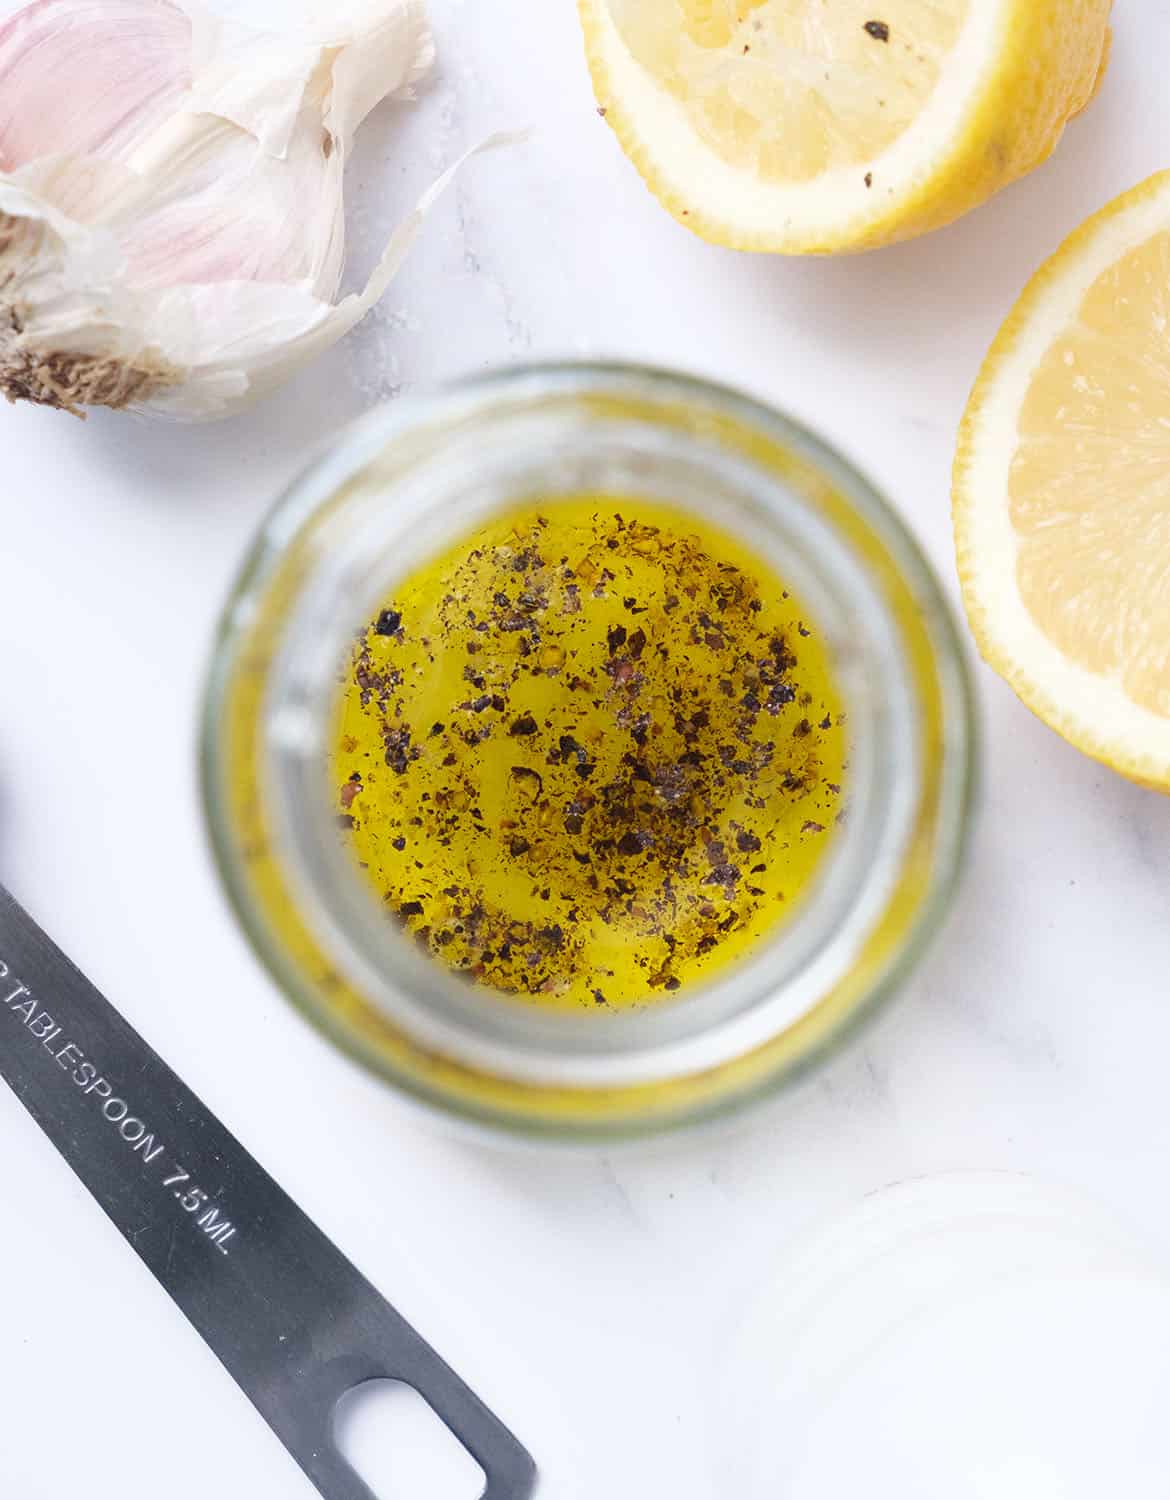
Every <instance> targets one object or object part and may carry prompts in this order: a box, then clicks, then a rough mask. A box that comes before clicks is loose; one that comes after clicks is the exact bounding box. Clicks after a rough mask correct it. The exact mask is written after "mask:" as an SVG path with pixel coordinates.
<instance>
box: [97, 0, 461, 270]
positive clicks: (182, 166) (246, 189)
mask: <svg viewBox="0 0 1170 1500" xmlns="http://www.w3.org/2000/svg"><path fill="white" fill-rule="evenodd" d="M189 9H190V10H191V14H192V18H193V26H194V43H193V46H194V51H195V56H196V59H197V61H196V65H195V77H194V82H193V85H192V90H191V94H190V98H189V99H188V100H187V101H186V104H185V108H184V110H183V111H182V112H180V113H179V114H176V115H175V116H174V117H173V118H172V119H170V120H169V121H168V122H167V123H166V124H165V125H164V126H163V127H161V128H160V129H159V130H157V131H155V132H154V133H153V134H152V135H151V136H149V137H148V138H147V139H146V140H145V141H143V142H141V143H140V145H139V146H138V147H137V149H136V150H135V151H134V152H133V153H132V154H131V155H130V157H129V158H128V160H129V165H130V166H132V167H133V168H134V169H135V170H136V171H138V172H139V173H140V174H141V175H142V177H143V181H144V190H143V194H142V200H141V202H140V203H139V204H138V205H137V206H136V207H135V208H134V209H133V210H132V211H131V212H129V213H128V214H126V215H125V216H124V217H125V228H124V229H123V231H122V233H121V240H122V244H123V247H124V249H125V251H126V255H127V259H128V261H129V264H130V267H131V271H132V274H133V275H134V277H135V279H136V280H138V281H139V282H141V283H142V284H144V285H149V286H165V285H169V284H172V283H175V282H219V281H231V280H247V281H283V282H287V281H298V282H300V281H303V282H306V283H307V284H308V285H309V287H310V289H311V290H312V291H313V293H314V294H315V295H316V296H318V297H324V298H332V297H333V295H334V294H335V292H336V290H337V286H338V283H339V281H340V278H341V267H342V263H343V260H344V255H345V223H344V216H343V177H344V170H345V161H346V157H347V154H348V150H349V145H350V134H349V125H350V124H351V123H352V124H353V125H355V126H356V124H357V123H360V120H361V119H362V118H364V116H365V114H366V112H367V110H368V108H369V106H370V102H371V100H372V99H375V98H377V99H380V98H382V97H385V95H386V94H387V93H388V92H391V93H392V92H394V91H396V90H398V89H402V88H406V87H408V86H409V85H410V84H411V83H413V82H414V81H415V80H416V79H417V78H419V77H420V76H422V74H423V72H425V70H426V68H427V67H428V66H429V65H430V62H431V60H432V58H433V56H434V45H433V42H432V40H431V34H430V30H429V27H428V25H427V21H426V15H425V12H424V11H423V9H422V7H421V6H420V5H418V4H416V3H414V0H364V3H362V4H360V5H352V6H351V7H350V14H349V16H348V18H347V19H346V21H345V23H344V24H341V23H339V22H337V21H334V22H333V23H332V25H331V27H330V30H329V32H328V33H327V36H328V40H325V41H320V40H315V41H312V42H309V43H306V42H305V41H304V39H303V37H302V38H300V39H292V40H288V39H285V38H283V37H279V36H273V35H271V34H270V33H267V32H259V31H254V30H252V29H251V28H249V27H245V26H243V25H240V24H239V23H227V22H222V21H219V20H217V19H215V18H212V17H210V16H208V15H207V14H206V12H204V11H203V10H202V9H201V7H197V6H191V7H189ZM331 120H332V121H334V122H335V125H331V124H330V123H329V122H330V121H331ZM257 143H259V145H260V148H261V149H260V151H259V152H258V151H257V149H256V145H257Z"/></svg>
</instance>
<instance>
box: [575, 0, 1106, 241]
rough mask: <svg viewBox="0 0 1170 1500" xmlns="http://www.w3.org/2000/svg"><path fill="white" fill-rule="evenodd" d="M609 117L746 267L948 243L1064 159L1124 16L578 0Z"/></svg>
mask: <svg viewBox="0 0 1170 1500" xmlns="http://www.w3.org/2000/svg"><path fill="white" fill-rule="evenodd" d="M578 3H579V9H580V14H581V19H582V23H583V26H584V30H585V39H586V51H587V55H588V59H589V66H590V70H591V72H592V75H593V84H594V91H595V93H596V95H597V101H598V105H599V107H600V109H601V110H602V112H603V113H604V114H605V116H606V118H607V120H608V121H609V123H610V124H611V125H612V126H613V128H614V130H615V131H616V132H617V136H618V139H619V140H620V141H621V143H622V146H623V147H624V148H625V150H626V152H627V154H628V155H629V156H630V158H631V159H632V160H633V162H634V164H635V166H636V167H637V168H638V170H639V171H640V172H641V174H642V176H643V177H644V178H645V180H646V182H647V184H648V185H649V187H650V188H651V189H652V190H653V192H655V193H656V194H657V196H658V197H659V198H660V199H661V201H662V202H663V203H664V204H665V206H666V207H667V208H668V209H669V210H670V211H671V212H672V213H673V214H674V215H675V216H676V217H677V218H678V219H679V220H681V222H682V223H684V224H686V225H687V226H688V227H689V228H691V229H693V230H694V231H695V232H696V233H697V234H699V235H702V236H703V237H704V238H706V239H710V240H714V241H716V242H717V243H719V244H724V245H730V246H733V247H735V248H736V249H741V250H774V251H784V252H789V253H806V252H808V253H811V252H831V251H841V250H858V249H865V248H869V247H872V246H876V245H883V244H888V243H890V242H891V241H894V240H898V239H905V238H907V237H909V236H910V235H915V234H921V233H923V232H924V231H926V230H928V229H934V228H937V227H938V226H939V225H941V224H946V223H948V222H949V221H950V220H952V219H955V218H957V217H958V216H959V215H960V214H962V213H965V212H966V211H967V210H968V209H969V208H973V207H974V206H975V205H976V204H977V203H981V202H982V201H983V200H984V199H985V198H987V197H989V196H990V195H991V194H992V193H994V192H995V191H996V190H997V189H998V188H1001V187H1003V186H1004V185H1005V184H1006V183H1009V182H1011V181H1012V180H1013V179H1014V178H1017V177H1020V176H1022V175H1023V174H1024V173H1025V172H1028V171H1030V170H1031V169H1032V168H1033V167H1035V166H1036V165H1037V164H1038V163H1039V162H1041V161H1043V160H1044V159H1045V157H1047V156H1048V155H1049V154H1050V153H1051V151H1052V150H1053V148H1054V147H1055V145H1056V143H1057V141H1058V140H1059V139H1060V136H1061V133H1062V132H1063V130H1064V127H1065V124H1066V122H1067V121H1068V120H1069V118H1070V117H1071V116H1072V115H1074V114H1075V113H1076V112H1077V111H1078V110H1080V109H1081V108H1083V106H1084V105H1085V104H1086V103H1087V102H1088V100H1089V99H1090V98H1091V97H1092V94H1093V92H1094V90H1095V88H1096V85H1097V82H1098V79H1099V77H1100V74H1101V72H1102V69H1103V67H1104V64H1105V60H1106V55H1107V52H1108V38H1109V29H1108V19H1109V9H1110V4H1111V0H578Z"/></svg>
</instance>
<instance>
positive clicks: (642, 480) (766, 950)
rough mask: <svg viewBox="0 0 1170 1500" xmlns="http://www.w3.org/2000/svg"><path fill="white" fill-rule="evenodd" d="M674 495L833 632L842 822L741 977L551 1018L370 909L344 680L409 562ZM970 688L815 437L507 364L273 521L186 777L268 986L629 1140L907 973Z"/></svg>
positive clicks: (474, 1100)
mask: <svg viewBox="0 0 1170 1500" xmlns="http://www.w3.org/2000/svg"><path fill="white" fill-rule="evenodd" d="M599 493H606V494H615V495H622V496H631V497H642V498H644V499H646V500H648V501H649V500H656V501H658V502H660V503H661V502H666V503H668V504H669V505H670V506H671V507H673V508H674V510H675V511H676V512H677V511H686V510H691V511H692V512H695V513H696V514H698V515H701V516H702V517H704V518H705V519H706V521H707V522H709V523H711V524H712V525H718V526H719V527H721V528H722V530H723V531H724V532H726V533H731V534H732V535H734V536H735V537H736V538H737V539H739V540H740V541H741V542H744V543H746V544H747V545H749V546H750V547H751V548H752V549H753V550H754V551H755V552H756V553H757V554H758V555H759V556H761V557H762V558H766V559H767V560H768V562H769V563H770V565H771V567H772V568H773V569H774V571H775V572H776V573H778V574H779V575H780V576H781V577H783V578H784V579H785V580H786V581H788V582H790V583H791V586H792V588H793V590H794V591H795V592H796V594H797V596H798V597H799V598H800V599H801V600H802V602H803V603H804V605H805V606H807V608H808V609H809V610H810V611H811V612H812V614H813V616H814V619H815V623H816V625H817V626H818V628H819V630H820V632H821V633H822V635H823V637H824V638H826V639H827V641H828V645H829V649H830V652H831V655H832V660H833V663H834V667H835V672H836V676H837V681H838V685H839V687H840V689H841V691H842V693H843V695H844V699H845V702H846V705H847V724H848V736H849V738H848V754H849V772H848V774H849V778H850V780H849V786H848V788H847V790H848V801H847V810H848V815H847V817H844V818H843V820H842V825H841V827H840V829H839V830H838V831H837V832H836V835H835V837H834V839H833V841H832V847H831V851H830V852H829V854H828V855H827V856H826V857H825V859H824V861H823V863H822V866H821V869H820V870H819V872H818V876H817V879H816V881H815V883H814V885H813V887H812V889H811V890H810V891H809V892H808V893H807V894H806V895H805V896H804V897H803V899H802V902H801V904H800V907H799V910H798V911H797V912H796V913H795V914H794V915H793V916H792V917H791V918H790V919H789V920H788V921H787V923H786V924H785V925H784V926H783V927H782V928H781V929H779V930H778V932H777V934H776V936H775V937H774V938H771V939H769V940H767V941H762V942H761V943H759V944H758V945H757V947H756V948H754V949H753V950H752V951H751V953H750V955H749V956H748V957H746V958H745V959H744V960H743V961H742V962H740V963H739V964H738V965H737V966H735V967H732V968H727V969H725V970H723V971H721V972H720V973H719V974H718V975H717V976H716V977H714V978H712V979H711V981H710V982H707V983H705V984H703V985H702V986H695V987H688V986H686V985H684V986H683V987H682V988H681V989H680V990H678V991H677V993H675V994H674V995H672V996H670V997H669V998H665V997H664V998H663V999H661V1000H656V1001H655V1002H653V1003H652V1004H649V1005H646V1006H644V1007H642V1008H640V1009H639V1008H635V1009H626V1010H615V1011H612V1012H609V1013H602V1012H600V1011H598V1012H597V1013H594V1012H592V1011H589V1012H586V1011H584V1010H582V1011H581V1012H580V1013H574V1014H570V1013H563V1012H558V1011H552V1010H542V1009H541V1008H540V1007H539V1005H536V1004H533V1003H531V1002H522V1001H518V1000H516V999H514V998H512V997H509V996H507V995H505V994H503V993H501V992H497V991H495V990H491V989H489V988H486V987H484V986H482V985H470V984H468V983H466V982H460V981H458V980H457V979H456V978H455V977H454V975H453V974H452V973H451V972H449V971H447V970H445V969H444V968H443V966H442V965H440V964H439V963H437V962H435V961H434V960H433V959H431V958H429V957H427V956H426V955H424V954H422V953H420V952H419V951H418V949H417V946H416V945H415V944H413V943H411V942H409V941H408V940H407V938H406V937H405V936H404V935H403V933H402V932H401V931H400V930H398V929H397V928H396V926H395V924H394V923H392V922H389V921H388V920H387V918H386V915H385V911H384V910H380V909H379V904H378V901H377V899H376V895H375V893H374V892H373V890H372V888H371V887H370V886H369V884H368V883H367V882H366V881H365V880H364V879H363V878H362V876H361V875H360V872H359V871H358V869H357V867H356V863H355V861H354V860H353V858H352V857H351V856H350V855H349V854H348V853H347V852H346V851H345V849H344V848H343V847H342V846H341V841H340V840H339V839H338V836H337V826H336V824H337V807H336V802H335V801H333V800H331V798H330V797H329V796H328V795H327V787H328V771H327V766H328V761H329V754H330V748H331V746H330V737H331V733H332V731H333V727H334V725H335V723H336V719H335V713H336V707H337V701H338V692H339V688H338V678H339V669H340V668H341V667H342V666H343V664H344V662H345V660H346V659H347V654H348V653H349V651H350V650H351V649H352V644H353V640H354V636H355V632H356V631H357V630H358V628H359V627H360V626H361V624H362V623H363V622H365V621H368V620H369V619H370V618H371V617H372V614H373V613H376V611H377V608H378V606H379V604H380V603H381V602H384V601H385V599H386V598H387V597H388V595H389V593H390V591H391V590H392V589H393V587H394V586H395V583H396V582H397V581H399V580H400V579H401V578H402V577H403V576H404V575H405V573H406V572H407V571H408V570H410V569H411V568H412V567H414V566H416V565H417V564H419V563H420V562H423V561H425V560H426V559H428V558H430V557H433V556H435V555H437V554H438V553H439V552H440V551H441V550H442V549H444V548H445V547H447V546H450V545H451V543H452V542H453V541H455V540H456V539H457V538H458V537H459V536H461V535H463V534H465V533H468V532H470V531H471V530H472V529H474V527H475V525H476V524H478V523H479V522H480V521H482V520H483V519H486V518H487V517H489V516H491V515H493V514H495V513H498V512H499V511H500V510H501V508H504V507H508V506H510V505H511V506H514V505H515V504H517V503H518V502H519V501H521V500H523V499H531V498H536V497H539V500H540V502H541V505H542V506H544V505H553V504H555V503H556V500H557V497H558V496H573V495H578V496H579V495H581V494H599ZM972 761H973V714H972V703H971V691H970V683H969V679H968V676H967V672H966V669H965V666H964V659H963V655H962V652H961V649H960V646H959V643H958V639H957V635H956V630H955V625H954V621H953V618H952V616H951V613H950V611H949V609H948V608H947V605H946V603H945V601H944V599H943V597H942V595H941V593H940V590H939V587H938V585H937V583H936V581H935V579H934V578H933V576H932V574H931V571H930V569H929V567H928V565H927V563H926V561H925V560H924V558H923V556H922V554H921V552H920V551H919V549H918V547H917V546H916V545H915V543H914V542H913V540H912V539H911V537H910V536H909V534H908V533H907V531H906V530H905V528H904V527H903V525H902V524H901V522H900V521H899V520H898V518H897V517H896V516H895V515H894V514H893V512H892V511H891V510H890V509H889V507H888V506H887V505H886V504H885V503H884V502H883V501H882V500H881V498H880V497H879V496H878V495H877V494H876V493H875V492H874V490H873V489H872V488H871V487H870V485H869V484H868V483H867V482H866V481H865V480H864V479H863V478H862V477H861V476H860V475H859V474H858V473H857V472H856V471H855V470H854V469H852V468H851V467H850V466H849V465H848V464H847V463H845V462H844V461H843V460H842V459H841V458H840V457H838V456H837V455H836V454H835V453H833V452H832V451H831V450H830V449H828V448H827V447H826V446H825V445H824V444H823V443H821V442H820V441H818V440H817V439H816V438H814V437H813V436H811V435H810V434H809V433H808V432H806V431H804V430H803V429H801V428H800V427H799V426H797V425H795V424H794V423H792V422H790V421H788V420H786V419H785V418H784V417H782V416H780V415H779V414H777V413H776V412H774V411H771V410H769V409H768V408H766V407H764V406H761V405H759V404H757V403H755V402H753V401H751V400H748V399H747V398H746V397H744V396H742V395H739V394H737V393H735V392H734V391H730V390H727V389H723V388H719V387H716V386H713V385H709V384H706V383H704V382H702V381H699V380H694V379H690V378H687V377H684V376H679V375H673V374H668V373H663V372H659V371H655V370H648V369H641V368H633V367H620V366H595V365H559V366H547V367H533V368H522V369H510V370H507V371H504V372H501V373H498V374H494V375H489V376H486V377H483V378H477V379H474V380H470V381H467V382H465V383H461V384H457V385H453V386H451V387H448V388H447V389H445V390H442V391H440V392H439V393H437V394H435V395H432V396H429V397H425V398H419V399H415V400H404V401H401V402H398V403H396V404H395V405H394V406H392V407H389V408H386V409H383V410H380V411H377V412H375V413H372V414H371V415H370V416H369V417H368V418H366V419H365V420H363V421H362V422H360V423H359V424H358V425H356V426H355V427H354V428H353V429H351V430H350V431H349V432H348V433H347V434H346V435H345V436H344V437H343V438H342V440H341V441H340V442H339V443H338V445H337V446H336V447H335V448H334V449H333V450H332V451H331V452H330V453H328V454H327V455H326V456H325V458H324V459H322V460H321V461H320V462H318V463H317V464H316V465H315V466H314V467H313V468H311V469H310V470H309V471H308V473H306V474H305V475H304V476H303V477H302V478H301V479H299V480H298V481H297V482H296V483H295V484H294V486H293V487H292V489H291V490H290V491H289V493H288V494H286V496H285V497H284V498H283V499H282V500H281V501H280V503H279V504H278V505H277V507H276V509H275V511H274V512H273V513H272V515H271V516H270V517H269V519H268V521H267V523H266V524H265V526H264V528H263V530H262V532H261V535H260V537H259V539H258V541H257V543H256V545H255V547H254V549H253V551H252V554H251V556H250V558H249V560H248V562H247V564H246V566H245V568H244V571H243V574H242V576H241V578H240V580H239V582H238V584H237V585H236V588H235V591H234V593H233V595H232V598H231V600H230V603H229V605H228V608H227V611H226V614H225V616H224V619H223V623H222V626H221V629H220V632H219V637H218V642H217V646H216V652H215V660H214V666H213V671H212V674H211V680H210V685H209V690H208V694H207V703H206V714H205V721H204V731H203V782H204V791H205V798H206V807H207V813H208V818H209V821H210V827H211V833H212V839H213V843H214V847H215V851H216V855H217V857H218V861H219V865H220V869H221V872H222V875H223V878H224V880H225V883H226V886H227V889H228V891H229V893H230V896H231V899H232V901H233V903H234V905H235V908H236V911H237V913H238V915H239V917H240V920H241V921H242V923H243V925H244V928H245V930H246V932H247V933H248V935H249V937H250V939H251V940H252V942H253V944H254V945H255V947H256V949H257V951H258V953H259V954H260V956H261V957H262V958H263V960H264V961H265V963H266V964H267V966H268V968H269V969H270V970H271V972H272V974H273V976H274V978H275V979H276V981H277V983H278V984H279V985H280V987H281V988H282V990H283V991H284V992H285V994H286V995H287V996H288V997H289V998H290V999H291V1000H292V1001H293V1002H294V1004H296V1005H297V1006H298V1007H299V1008H300V1010H301V1011H302V1012H303V1013H304V1014H305V1015H306V1016H307V1017H308V1018H309V1019H310V1020H311V1021H312V1022H314V1024H316V1025H317V1026H318V1027H319V1028H320V1029H321V1030H322V1031H323V1032H324V1033H325V1034H326V1035H327V1036H328V1037H329V1038H331V1039H332V1040H333V1041H334V1042H336V1043H337V1044H338V1045H340V1046H341V1047H343V1048H345V1049H346V1050H347V1051H348V1052H350V1053H351V1054H352V1055H353V1056H354V1057H356V1058H358V1059H359V1060H360V1061H362V1062H363V1063H365V1064H366V1065H367V1066H369V1067H371V1068H372V1069H374V1070H375V1071H376V1072H377V1073H379V1074H380V1075H381V1076H382V1077H383V1078H385V1079H387V1080H388V1081H389V1082H391V1083H393V1084H395V1085H396V1086H397V1087H398V1088H399V1089H401V1090H404V1091H405V1092H406V1093H408V1094H410V1095H413V1096H414V1097H415V1098H416V1099H418V1100H421V1101H424V1102H426V1103H427V1104H430V1105H431V1106H435V1107H437V1108H438V1109H440V1110H442V1111H445V1112H448V1113H453V1114H455V1115H460V1116H463V1117H466V1118H469V1119H472V1120H475V1121H479V1122H483V1123H488V1124H491V1125H495V1126H502V1127H507V1128H511V1129H514V1130H518V1131H522V1132H531V1133H535V1134H539V1135H550V1136H551V1135H563V1136H575V1137H605V1136H612V1135H621V1134H631V1133H635V1132H639V1131H647V1130H652V1129H656V1128H661V1127H664V1126H668V1125H671V1124H674V1123H677V1122H680V1121H684V1120H692V1119H695V1118H697V1117H700V1116H706V1115H711V1114H714V1113H718V1112H721V1111H724V1110H726V1109H728V1108H729V1107H731V1106H733V1105H735V1104H738V1103H740V1102H742V1101H744V1100H746V1099H749V1098H751V1097H753V1096H757V1095H760V1094H763V1093H765V1092H767V1091H770V1090H772V1089H774V1088H776V1087H777V1086H778V1085H779V1084H781V1083H782V1082H785V1081H787V1080H790V1079H792V1078H793V1077H795V1076H796V1075H797V1074H798V1073H800V1072H801V1071H802V1070H803V1069H805V1068H806V1067H808V1066H809V1064H810V1063H812V1062H814V1061H815V1060H817V1059H818V1058H820V1057H822V1056H824V1055H825V1054H826V1053H827V1052H828V1051H830V1050H831V1049H833V1048H835V1047H836V1046H837V1045H838V1044H839V1043H840V1042H841V1041H842V1039H843V1038H844V1037H845V1036H846V1035H847V1033H849V1032H850V1031H851V1030H852V1028H853V1027H854V1025H855V1024H856V1023H857V1022H858V1021H859V1020H860V1019H861V1017H862V1016H864V1015H866V1014H868V1013H870V1012H872V1011H873V1010H874V1009H875V1007H876V1006H877V1004H878V1003H879V1001H880V1000H881V998H882V997H883V996H885V995H887V994H888V993H889V992H890V991H891V990H892V989H893V988H894V987H895V986H896V985H897V984H898V983H899V982H900V981H901V980H902V979H904V978H905V976H906V974H907V972H908V971H909V969H910V967H911V965H912V963H913V962H914V960H915V959H916V957H917V956H918V954H919V953H920V951H921V949H922V946H923V943H924V941H925V940H926V938H927V937H928V936H929V935H930V933H931V932H932V931H933V930H934V929H935V928H936V927H937V925H938V923H939V920H940V916H941V914H942V911H943V907H944V905H945V902H946V898H947V896H948V895H949V894H950V892H951V890H952V887H953V885H954V881H955V876H956V872H957V869H958V866H959V863H960V856H961V851H962V846H963V842H964V833H965V828H966V824H967V820H968V811H969V804H970V795H971V779H972Z"/></svg>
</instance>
